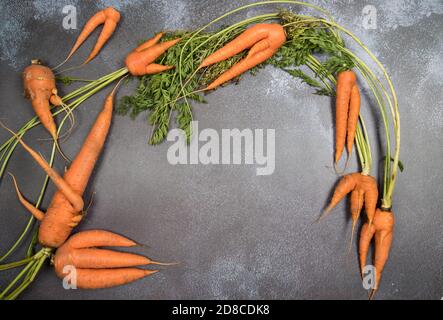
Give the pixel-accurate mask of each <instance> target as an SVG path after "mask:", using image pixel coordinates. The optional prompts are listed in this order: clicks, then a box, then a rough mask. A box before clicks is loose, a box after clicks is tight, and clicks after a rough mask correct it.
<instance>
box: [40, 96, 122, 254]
mask: <svg viewBox="0 0 443 320" xmlns="http://www.w3.org/2000/svg"><path fill="white" fill-rule="evenodd" d="M113 99H114V91H113V92H112V93H111V94H109V95H108V97H107V98H106V100H105V103H104V105H103V109H102V111H101V112H100V114H99V115H98V117H97V120H96V121H95V123H94V125H93V127H92V128H91V131H90V132H89V134H88V136H87V137H86V139H85V141H84V143H83V146H82V147H81V149H80V151H79V153H78V154H77V156H76V157H75V159H74V160H73V161H72V163H71V166H70V167H69V169H68V170H67V171H66V172H65V175H64V177H63V179H64V180H65V181H66V182H67V183H68V184H69V185H70V186H71V187H72V189H73V190H74V191H75V192H76V193H77V194H78V195H80V196H82V195H83V193H84V191H85V189H86V186H87V184H88V181H89V178H90V176H91V174H92V171H93V169H94V167H95V164H96V162H97V160H98V157H99V155H100V153H101V151H102V150H103V146H104V144H105V141H106V137H107V135H108V132H109V128H110V126H111V120H112V113H113ZM73 209H74V210H73ZM81 218H82V215H81V214H80V212H79V211H78V210H75V208H72V207H71V205H70V203H67V202H66V201H65V196H64V195H63V194H62V193H60V192H59V191H58V192H56V194H55V195H54V197H53V199H52V201H51V204H50V205H49V208H48V210H47V211H46V215H45V219H43V221H42V222H41V224H40V229H39V241H40V243H41V244H43V245H45V246H48V247H55V248H57V247H59V246H60V245H61V244H62V243H64V242H65V241H66V239H67V238H68V237H69V235H70V233H71V231H72V229H73V228H74V227H75V226H77V224H78V223H79V222H80V220H81Z"/></svg>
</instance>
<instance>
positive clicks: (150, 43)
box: [134, 32, 164, 52]
mask: <svg viewBox="0 0 443 320" xmlns="http://www.w3.org/2000/svg"><path fill="white" fill-rule="evenodd" d="M163 35H164V33H163V32H159V33H157V34H156V36H155V37H153V38H151V39H148V40H147V41H145V42H143V43H142V44H141V45H139V46H138V47H137V48H135V49H134V51H136V52H140V51H144V50H146V49H148V48H150V47H152V46H153V45H155V44H157V43H158V42H159V41H160V39H161V37H163Z"/></svg>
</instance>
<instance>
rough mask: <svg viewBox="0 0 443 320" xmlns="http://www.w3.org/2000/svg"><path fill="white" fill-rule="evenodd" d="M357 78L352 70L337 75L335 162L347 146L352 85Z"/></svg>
mask: <svg viewBox="0 0 443 320" xmlns="http://www.w3.org/2000/svg"><path fill="white" fill-rule="evenodd" d="M356 80H357V78H356V76H355V73H354V72H353V71H351V70H347V71H342V72H340V73H339V74H338V77H337V90H336V91H337V94H336V103H335V162H336V163H337V162H338V160H340V158H341V155H342V153H343V149H344V147H345V141H346V131H347V125H348V116H349V102H350V98H351V91H352V87H353V86H354V85H355V82H356Z"/></svg>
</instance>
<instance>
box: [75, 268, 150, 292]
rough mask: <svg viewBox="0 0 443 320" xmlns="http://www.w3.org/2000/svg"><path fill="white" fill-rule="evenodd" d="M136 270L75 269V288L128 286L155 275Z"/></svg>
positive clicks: (147, 271) (148, 271)
mask: <svg viewBox="0 0 443 320" xmlns="http://www.w3.org/2000/svg"><path fill="white" fill-rule="evenodd" d="M157 272H158V270H144V269H138V268H119V269H77V288H80V289H102V288H111V287H116V286H121V285H124V284H128V283H130V282H133V281H136V280H139V279H142V278H144V277H147V276H150V275H152V274H154V273H157Z"/></svg>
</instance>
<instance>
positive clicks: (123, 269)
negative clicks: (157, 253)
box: [54, 230, 172, 289]
mask: <svg viewBox="0 0 443 320" xmlns="http://www.w3.org/2000/svg"><path fill="white" fill-rule="evenodd" d="M135 245H136V243H135V242H133V241H132V240H129V239H127V238H125V237H123V236H120V235H117V234H115V233H112V232H109V231H104V230H89V231H83V232H79V233H77V234H75V235H73V236H72V237H71V238H70V239H69V240H68V241H66V243H65V244H63V245H62V246H61V247H60V248H58V249H57V252H56V254H55V258H54V268H55V272H56V274H57V275H58V276H59V277H61V278H63V277H65V276H66V274H65V271H64V270H63V269H64V267H65V266H68V265H69V266H74V267H75V268H76V272H77V287H78V288H83V289H98V288H109V287H114V286H118V285H124V284H127V283H130V282H132V281H135V280H138V279H141V278H143V277H146V276H148V275H151V274H153V273H155V272H157V271H158V270H144V269H139V268H134V267H137V266H145V265H150V264H156V265H172V264H170V263H161V262H156V261H152V260H151V259H149V258H147V257H145V256H141V255H137V254H133V253H127V252H117V251H112V250H106V249H99V248H97V247H99V246H101V247H109V246H113V247H115V246H121V247H133V246H135Z"/></svg>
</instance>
